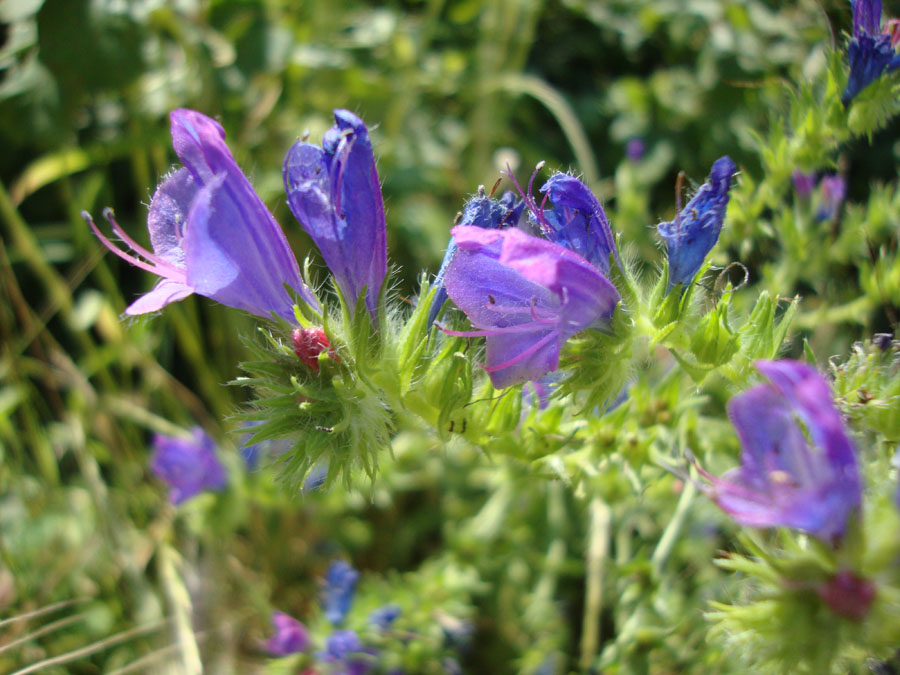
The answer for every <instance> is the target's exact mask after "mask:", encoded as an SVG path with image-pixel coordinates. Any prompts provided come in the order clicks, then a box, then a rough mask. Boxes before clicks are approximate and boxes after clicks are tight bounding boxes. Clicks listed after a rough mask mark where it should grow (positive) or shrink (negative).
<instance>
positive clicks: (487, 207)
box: [428, 185, 525, 327]
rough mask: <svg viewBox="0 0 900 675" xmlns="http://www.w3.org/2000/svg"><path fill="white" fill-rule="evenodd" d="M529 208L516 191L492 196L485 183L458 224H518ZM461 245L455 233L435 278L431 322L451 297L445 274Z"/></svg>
mask: <svg viewBox="0 0 900 675" xmlns="http://www.w3.org/2000/svg"><path fill="white" fill-rule="evenodd" d="M524 210H525V202H523V201H522V200H517V199H516V195H515V194H514V193H512V192H509V191H507V192H504V193H503V196H502V197H501V198H500V199H494V198H493V197H489V196H487V195H486V194H485V192H484V186H483V185H482V186H480V187H479V188H478V194H477V195H476V196H474V197H472V199H470V200H469V201H468V202H466V205H465V207H464V208H463V212H462V216H461V217H460V219H459V222H458V223H457V224H458V225H473V226H475V227H482V228H484V229H486V230H499V229H503V228H506V227H516V226H517V225H518V224H519V220H520V219H521V217H522V212H523V211H524ZM458 250H459V247H458V246H457V245H456V241H455V240H454V239H453V237H451V238H450V243H449V244H447V251H446V252H445V253H444V260H443V261H442V262H441V268H440V269H439V270H438V273H437V276H436V277H435V278H434V287H435V288H436V289H437V291H436V292H435V295H434V299H433V300H432V303H431V308H430V309H429V313H428V326H429V327H430V326H431V324H433V323H434V320H435V319H436V318H437V315H438V312H440V311H441V308H442V307H443V306H444V303H445V302H446V301H447V289H446V288H445V287H444V276H445V275H446V274H447V268H448V267H449V266H450V261H452V260H453V256H455V255H456V252H457V251H458Z"/></svg>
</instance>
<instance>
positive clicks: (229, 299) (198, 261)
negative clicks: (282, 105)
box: [81, 110, 318, 321]
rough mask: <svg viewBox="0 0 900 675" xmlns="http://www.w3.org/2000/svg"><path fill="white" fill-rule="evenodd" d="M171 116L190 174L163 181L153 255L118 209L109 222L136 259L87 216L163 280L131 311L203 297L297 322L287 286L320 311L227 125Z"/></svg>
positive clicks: (152, 224)
mask: <svg viewBox="0 0 900 675" xmlns="http://www.w3.org/2000/svg"><path fill="white" fill-rule="evenodd" d="M170 117H171V121H172V144H173V145H174V147H175V152H176V154H177V155H178V158H179V159H180V160H181V162H182V164H184V168H182V169H178V170H177V171H175V172H174V173H172V174H170V175H169V176H168V177H167V178H166V179H165V180H163V182H162V183H160V184H159V186H158V187H157V188H156V192H155V193H154V195H153V199H152V200H151V202H150V212H149V215H148V218H147V228H148V229H149V231H150V243H151V244H152V246H153V252H152V253H151V252H150V251H148V250H147V249H145V248H144V247H142V246H141V245H140V244H138V243H137V242H135V241H134V240H133V239H131V237H129V236H128V235H127V234H125V231H124V230H122V228H121V227H120V226H119V224H118V223H117V222H116V220H115V218H114V216H113V215H112V211H111V210H109V209H106V210H105V211H104V216H105V217H106V218H107V220H109V222H110V224H111V225H112V228H113V233H114V234H115V235H116V236H118V237H120V238H121V239H122V240H123V241H124V242H125V243H126V245H127V246H128V247H129V248H131V249H132V250H133V251H134V253H135V255H131V254H129V253H126V252H125V251H122V250H121V249H119V248H117V247H116V246H115V245H114V244H113V243H112V242H110V241H109V239H107V238H106V237H105V236H104V235H103V234H102V233H101V232H100V230H99V229H98V228H97V226H96V225H95V224H94V221H93V220H92V219H91V217H90V215H89V214H88V213H86V212H82V214H81V215H82V217H83V218H84V219H85V220H86V221H87V222H88V224H89V225H90V226H91V228H92V229H93V230H94V233H95V234H96V235H97V236H98V237H99V238H100V241H102V242H103V244H104V245H105V246H106V247H107V248H109V249H110V250H111V251H112V252H113V253H115V254H116V255H118V256H119V257H121V258H123V259H125V260H127V261H128V262H130V263H131V264H132V265H137V266H138V267H140V268H142V269H145V270H147V271H149V272H153V273H154V274H157V275H159V276H160V277H162V280H161V281H160V282H159V283H158V284H157V285H156V287H155V288H154V289H153V290H152V291H150V292H149V293H146V294H145V295H143V296H141V297H140V298H138V299H137V300H136V301H135V302H133V303H132V304H131V305H129V306H128V308H127V309H126V310H125V312H126V313H127V314H145V313H147V312H155V311H157V310H159V309H162V308H163V307H165V306H166V305H167V304H169V303H170V302H175V301H176V300H183V299H184V298H186V297H187V296H189V295H191V294H192V293H199V294H200V295H205V296H206V297H208V298H212V299H213V300H215V301H216V302H220V303H222V304H223V305H228V306H229V307H236V308H238V309H244V310H247V311H248V312H251V313H252V314H256V315H257V316H261V317H263V318H269V317H270V315H271V313H272V312H275V313H276V314H277V315H278V316H280V317H282V318H284V319H286V320H287V321H293V320H294V310H293V305H294V301H293V300H292V299H291V296H290V294H288V292H287V291H286V290H285V288H284V285H285V284H287V285H288V286H290V287H291V288H292V289H294V291H296V292H297V294H298V295H300V297H302V298H303V300H305V301H306V302H307V303H309V304H310V305H312V306H313V307H318V304H317V303H316V299H315V297H313V294H312V292H311V291H310V290H309V288H307V286H306V284H304V283H303V279H302V278H301V276H300V268H299V267H298V265H297V260H296V258H294V254H293V253H292V252H291V248H290V246H289V245H288V242H287V239H285V237H284V233H283V232H282V231H281V228H280V227H279V225H278V223H277V222H275V219H274V218H273V217H272V214H271V213H269V211H268V209H266V206H265V204H263V202H262V200H261V199H260V198H259V195H257V194H256V192H255V191H254V190H253V186H251V185H250V182H249V181H248V180H247V178H246V176H244V174H243V173H242V172H241V170H240V169H239V168H238V165H237V163H235V161H234V157H232V155H231V152H230V151H229V150H228V146H227V145H226V144H225V131H224V130H223V129H222V127H221V126H220V125H219V124H218V123H217V122H216V121H214V120H212V119H210V118H209V117H206V116H205V115H202V114H201V113H198V112H195V111H193V110H174V111H172V114H171V115H170Z"/></svg>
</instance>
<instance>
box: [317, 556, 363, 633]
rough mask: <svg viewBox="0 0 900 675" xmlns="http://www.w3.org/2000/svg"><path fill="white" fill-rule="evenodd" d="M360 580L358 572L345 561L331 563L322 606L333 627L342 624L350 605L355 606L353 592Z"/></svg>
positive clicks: (326, 577)
mask: <svg viewBox="0 0 900 675" xmlns="http://www.w3.org/2000/svg"><path fill="white" fill-rule="evenodd" d="M358 580H359V572H357V571H356V570H355V569H353V567H351V566H350V564H349V563H348V562H346V561H344V560H336V561H334V562H333V563H331V566H330V567H329V568H328V572H326V573H325V595H324V598H323V600H322V605H323V607H324V609H325V617H326V618H327V619H328V620H329V621H330V622H331V624H332V625H334V626H337V625H338V624H340V623H341V622H342V621H343V620H344V617H346V616H347V612H349V611H350V605H352V604H353V592H354V590H355V588H356V582H357V581H358Z"/></svg>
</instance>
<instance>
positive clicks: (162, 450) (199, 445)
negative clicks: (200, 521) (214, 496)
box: [150, 427, 227, 505]
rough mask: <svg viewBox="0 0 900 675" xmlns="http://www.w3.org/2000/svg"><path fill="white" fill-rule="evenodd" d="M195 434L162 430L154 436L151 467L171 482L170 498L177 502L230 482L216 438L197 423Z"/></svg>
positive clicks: (219, 488)
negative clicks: (169, 433)
mask: <svg viewBox="0 0 900 675" xmlns="http://www.w3.org/2000/svg"><path fill="white" fill-rule="evenodd" d="M193 434H194V437H193V438H192V439H185V438H180V437H177V436H164V435H162V434H157V435H156V436H155V437H154V438H153V448H154V453H153V458H152V459H151V460H150V470H151V471H152V472H153V474H154V475H155V476H156V477H157V478H159V479H161V480H163V481H164V482H166V483H168V484H169V487H170V488H171V490H170V491H169V499H170V500H171V502H172V503H173V504H176V505H177V504H181V503H182V502H185V501H187V500H188V499H190V498H191V497H194V496H196V495H198V494H200V493H201V492H203V491H204V490H221V489H223V488H224V487H225V484H226V483H227V476H226V474H225V467H224V466H222V463H221V462H220V461H219V458H218V457H216V444H215V441H213V439H212V437H211V436H210V435H209V434H207V433H206V432H205V431H203V429H201V428H200V427H194V429H193Z"/></svg>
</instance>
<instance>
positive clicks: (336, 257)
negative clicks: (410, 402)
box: [284, 110, 387, 319]
mask: <svg viewBox="0 0 900 675" xmlns="http://www.w3.org/2000/svg"><path fill="white" fill-rule="evenodd" d="M334 120H335V122H336V124H335V126H333V127H331V129H329V130H328V131H326V132H325V135H324V136H323V137H322V147H321V148H320V147H319V146H317V145H313V144H312V143H306V142H304V141H297V142H296V143H295V144H294V145H293V146H292V147H291V149H290V150H288V153H287V157H285V160H284V188H285V190H286V191H287V195H288V204H290V207H291V211H293V213H294V216H295V217H296V218H297V220H299V221H300V224H301V225H302V226H303V229H304V230H306V232H307V234H309V236H310V237H312V240H313V241H314V242H315V244H316V246H318V247H319V251H320V252H321V253H322V257H323V258H324V259H325V263H326V264H327V265H328V268H329V269H330V270H331V273H332V274H333V275H334V279H335V281H336V283H337V286H338V288H339V289H340V291H341V294H342V295H343V296H344V300H346V301H347V303H349V304H350V306H351V307H354V306H355V305H356V301H357V300H358V299H359V297H360V295H361V294H362V292H363V289H365V292H366V307H367V308H368V310H369V314H370V315H371V316H372V318H373V319H374V318H375V316H376V312H377V309H378V296H379V294H380V293H381V286H382V283H383V282H384V277H385V274H386V273H387V234H386V231H385V222H384V202H383V201H382V199H381V183H380V182H379V180H378V172H377V171H376V169H375V156H374V154H373V153H372V143H371V141H370V140H369V131H368V129H366V125H365V124H363V121H362V120H361V119H359V117H357V116H356V115H354V114H353V113H352V112H350V111H348V110H335V111H334Z"/></svg>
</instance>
